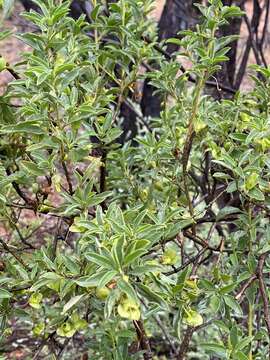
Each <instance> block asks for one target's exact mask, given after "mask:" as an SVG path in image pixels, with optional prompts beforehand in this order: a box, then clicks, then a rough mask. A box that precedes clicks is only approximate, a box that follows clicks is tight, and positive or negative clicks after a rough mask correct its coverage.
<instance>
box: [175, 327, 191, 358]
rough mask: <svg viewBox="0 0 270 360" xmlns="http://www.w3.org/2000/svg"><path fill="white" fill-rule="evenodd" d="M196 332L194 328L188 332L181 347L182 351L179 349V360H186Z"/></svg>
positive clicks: (189, 328) (188, 329)
mask: <svg viewBox="0 0 270 360" xmlns="http://www.w3.org/2000/svg"><path fill="white" fill-rule="evenodd" d="M194 331H195V328H194V327H191V326H189V327H188V328H187V330H186V333H185V336H184V339H183V341H182V343H181V345H180V349H179V353H178V356H177V360H184V359H185V357H186V354H187V352H188V348H189V343H190V341H191V338H192V335H193V333H194Z"/></svg>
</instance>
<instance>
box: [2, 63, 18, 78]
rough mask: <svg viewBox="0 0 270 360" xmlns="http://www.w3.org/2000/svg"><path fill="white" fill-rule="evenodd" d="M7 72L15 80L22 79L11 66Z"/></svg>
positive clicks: (7, 68)
mask: <svg viewBox="0 0 270 360" xmlns="http://www.w3.org/2000/svg"><path fill="white" fill-rule="evenodd" d="M6 70H7V71H8V72H9V73H10V74H11V75H12V76H13V77H14V79H16V80H20V79H21V77H20V75H19V74H18V73H17V72H16V71H15V70H13V69H12V68H11V67H9V65H8V66H7V67H6Z"/></svg>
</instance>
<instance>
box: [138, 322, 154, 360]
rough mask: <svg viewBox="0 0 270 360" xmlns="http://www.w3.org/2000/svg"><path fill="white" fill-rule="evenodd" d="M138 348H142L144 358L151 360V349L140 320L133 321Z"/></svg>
mask: <svg viewBox="0 0 270 360" xmlns="http://www.w3.org/2000/svg"><path fill="white" fill-rule="evenodd" d="M133 324H134V327H135V330H136V333H137V338H138V342H139V345H140V348H141V349H142V350H144V351H145V352H144V355H143V357H144V360H152V359H153V356H152V350H151V346H150V342H149V339H148V337H147V336H146V333H145V330H144V326H143V322H142V320H138V321H135V320H134V321H133Z"/></svg>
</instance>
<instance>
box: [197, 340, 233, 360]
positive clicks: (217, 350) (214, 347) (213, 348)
mask: <svg viewBox="0 0 270 360" xmlns="http://www.w3.org/2000/svg"><path fill="white" fill-rule="evenodd" d="M200 346H201V347H202V349H203V350H205V351H207V352H210V353H214V354H215V355H219V356H222V357H226V356H227V350H226V348H225V346H224V345H221V344H214V343H205V344H200ZM226 358H227V357H226Z"/></svg>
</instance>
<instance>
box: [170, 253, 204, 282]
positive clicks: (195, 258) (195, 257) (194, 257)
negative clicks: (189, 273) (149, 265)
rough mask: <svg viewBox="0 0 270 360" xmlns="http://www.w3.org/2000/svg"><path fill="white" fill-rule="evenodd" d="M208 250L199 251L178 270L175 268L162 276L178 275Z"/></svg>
mask: <svg viewBox="0 0 270 360" xmlns="http://www.w3.org/2000/svg"><path fill="white" fill-rule="evenodd" d="M207 250H208V248H203V249H201V250H200V251H199V252H198V253H197V254H196V255H195V256H193V257H192V258H190V259H189V260H188V261H186V262H185V263H184V264H183V265H181V266H179V267H178V268H175V269H174V270H171V271H167V272H165V273H163V274H164V275H173V274H176V273H178V272H179V271H182V270H184V269H185V268H186V267H187V266H188V265H190V264H192V263H194V262H196V261H197V260H198V259H199V258H200V257H201V256H202V255H203V254H204V253H205V252H206V251H207Z"/></svg>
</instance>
